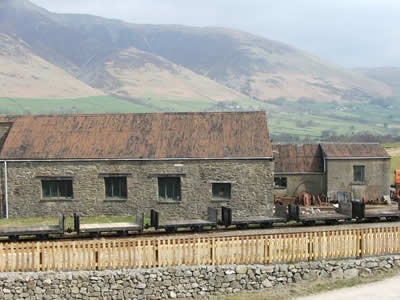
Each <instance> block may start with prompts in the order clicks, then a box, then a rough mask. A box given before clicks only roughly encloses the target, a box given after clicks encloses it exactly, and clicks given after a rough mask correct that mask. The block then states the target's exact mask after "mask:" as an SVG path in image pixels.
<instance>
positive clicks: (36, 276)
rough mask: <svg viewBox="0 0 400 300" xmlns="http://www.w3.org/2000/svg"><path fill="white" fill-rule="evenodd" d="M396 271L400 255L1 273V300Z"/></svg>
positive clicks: (272, 284) (215, 290) (189, 290)
mask: <svg viewBox="0 0 400 300" xmlns="http://www.w3.org/2000/svg"><path fill="white" fill-rule="evenodd" d="M394 268H400V255H398V256H381V257H369V258H363V259H349V260H335V261H320V262H301V263H297V264H280V265H238V266H233V265H225V266H195V267H174V268H157V269H148V270H147V269H137V270H118V271H96V272H94V271H93V272H85V271H81V272H62V273H61V272H60V273H55V272H40V273H0V299H93V300H94V299H166V298H184V297H200V296H203V297H204V296H211V295H226V294H233V293H238V292H242V291H252V290H262V289H270V288H277V287H284V286H285V285H287V284H289V283H295V282H300V281H314V280H318V279H349V278H353V277H358V276H360V277H367V276H372V275H373V274H375V273H376V272H377V271H378V270H379V271H385V270H390V269H394Z"/></svg>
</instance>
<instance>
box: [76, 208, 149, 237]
mask: <svg viewBox="0 0 400 300" xmlns="http://www.w3.org/2000/svg"><path fill="white" fill-rule="evenodd" d="M133 219H134V218H133V217H132V222H115V223H89V224H85V223H84V224H82V223H81V217H80V216H79V215H78V214H74V231H75V232H76V233H77V234H89V235H101V234H102V233H108V232H115V233H118V234H122V235H127V234H129V233H130V232H137V233H140V232H143V229H144V214H143V213H138V214H137V216H136V220H135V222H133Z"/></svg>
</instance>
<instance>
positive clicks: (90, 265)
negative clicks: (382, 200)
mask: <svg viewBox="0 0 400 300" xmlns="http://www.w3.org/2000/svg"><path fill="white" fill-rule="evenodd" d="M399 252H400V227H383V228H366V229H348V230H328V231H320V232H302V233H287V234H255V235H238V236H216V237H207V236H200V237H187V238H182V237H165V238H164V237H163V238H157V239H143V238H140V237H139V238H125V239H98V240H80V241H46V242H43V241H38V242H15V243H11V242H10V243H9V242H5V243H0V272H25V271H47V270H52V271H69V270H104V269H117V268H118V269H120V268H151V267H164V266H165V267H166V266H177V265H220V264H269V263H289V262H298V261H311V260H320V259H334V258H345V257H361V256H370V255H383V254H394V253H399Z"/></svg>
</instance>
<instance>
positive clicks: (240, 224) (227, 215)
mask: <svg viewBox="0 0 400 300" xmlns="http://www.w3.org/2000/svg"><path fill="white" fill-rule="evenodd" d="M221 212H222V225H224V226H225V227H228V226H232V225H233V226H236V227H237V228H239V229H246V228H248V227H249V225H259V226H260V227H263V228H268V227H271V226H272V225H273V224H274V223H285V222H287V220H288V208H287V206H285V205H282V204H277V205H275V213H274V215H273V216H250V217H232V208H230V207H224V206H223V207H222V211H221Z"/></svg>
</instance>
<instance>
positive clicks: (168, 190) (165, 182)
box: [158, 177, 181, 201]
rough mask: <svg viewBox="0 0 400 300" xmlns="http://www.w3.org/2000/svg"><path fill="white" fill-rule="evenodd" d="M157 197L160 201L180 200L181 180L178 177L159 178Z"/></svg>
mask: <svg viewBox="0 0 400 300" xmlns="http://www.w3.org/2000/svg"><path fill="white" fill-rule="evenodd" d="M158 196H159V199H160V200H162V201H180V200H181V178H180V177H159V178H158Z"/></svg>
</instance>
